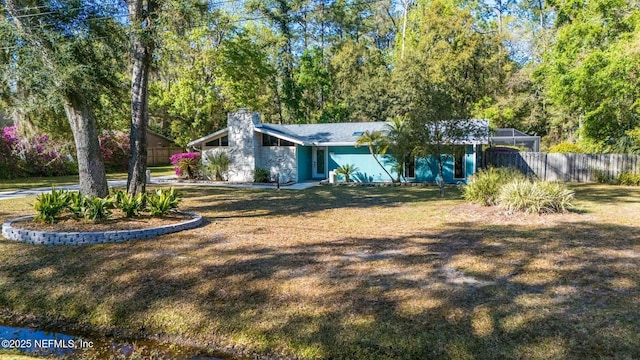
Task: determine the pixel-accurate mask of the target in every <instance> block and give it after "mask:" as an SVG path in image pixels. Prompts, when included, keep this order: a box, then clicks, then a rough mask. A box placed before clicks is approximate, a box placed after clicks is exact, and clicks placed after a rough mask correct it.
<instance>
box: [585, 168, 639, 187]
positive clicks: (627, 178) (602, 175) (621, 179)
mask: <svg viewBox="0 0 640 360" xmlns="http://www.w3.org/2000/svg"><path fill="white" fill-rule="evenodd" d="M592 174H593V178H594V179H595V181H596V182H597V183H600V184H612V185H629V186H640V174H637V173H633V172H630V171H625V172H622V173H620V175H618V177H613V176H611V175H610V174H609V173H608V172H606V171H602V170H597V169H594V170H592Z"/></svg>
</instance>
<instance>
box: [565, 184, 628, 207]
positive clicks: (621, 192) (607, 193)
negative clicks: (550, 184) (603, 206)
mask: <svg viewBox="0 0 640 360" xmlns="http://www.w3.org/2000/svg"><path fill="white" fill-rule="evenodd" d="M570 188H571V189H572V190H574V191H575V193H576V194H575V197H576V199H578V200H584V201H592V202H597V203H636V202H638V198H640V186H623V185H607V184H570Z"/></svg>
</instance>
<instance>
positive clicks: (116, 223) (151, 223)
mask: <svg viewBox="0 0 640 360" xmlns="http://www.w3.org/2000/svg"><path fill="white" fill-rule="evenodd" d="M191 218H192V216H190V215H187V214H182V213H172V214H169V215H167V216H164V217H152V216H150V215H144V216H139V217H132V218H127V217H125V216H124V215H123V214H117V213H115V212H114V214H113V216H112V217H111V218H109V219H108V220H106V221H102V222H96V223H94V222H91V221H85V220H83V219H74V218H72V217H71V216H67V217H63V218H62V219H60V220H59V221H58V222H56V223H55V224H46V223H41V222H37V221H34V220H33V219H25V220H20V221H16V222H14V223H13V224H12V225H13V226H14V227H16V228H21V229H27V230H36V231H54V232H100V231H117V230H134V229H148V228H154V227H159V226H165V225H172V224H179V223H182V222H185V221H188V220H190V219H191Z"/></svg>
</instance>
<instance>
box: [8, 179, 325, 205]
mask: <svg viewBox="0 0 640 360" xmlns="http://www.w3.org/2000/svg"><path fill="white" fill-rule="evenodd" d="M107 183H108V184H109V187H120V186H126V185H127V180H113V181H108V182H107ZM149 184H156V185H182V186H205V187H236V188H250V189H275V188H276V186H275V185H270V184H232V183H197V182H181V181H180V182H179V181H176V180H175V177H174V176H158V177H152V178H151V181H150V182H149ZM316 185H318V181H310V182H302V183H296V184H291V185H283V186H281V187H280V188H281V189H283V190H305V189H308V188H310V187H313V186H316ZM79 188H80V186H79V185H78V184H75V185H60V186H56V189H58V190H69V191H78V189H79ZM50 192H51V187H40V188H33V189H20V190H9V191H0V200H8V199H17V198H23V197H27V196H36V195H40V194H42V193H50Z"/></svg>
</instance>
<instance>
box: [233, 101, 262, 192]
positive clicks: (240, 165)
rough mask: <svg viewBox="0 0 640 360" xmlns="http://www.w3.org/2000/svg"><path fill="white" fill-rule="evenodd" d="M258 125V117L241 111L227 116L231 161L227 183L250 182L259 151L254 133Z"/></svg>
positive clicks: (244, 110) (256, 135) (255, 114)
mask: <svg viewBox="0 0 640 360" xmlns="http://www.w3.org/2000/svg"><path fill="white" fill-rule="evenodd" d="M259 125H260V115H258V113H252V112H250V111H249V110H246V109H243V110H240V111H239V112H236V113H230V114H229V115H228V116H227V126H228V127H229V150H228V155H229V159H230V160H231V164H232V165H231V166H230V167H229V174H228V177H229V179H228V180H229V181H231V182H252V181H253V172H254V170H255V168H256V155H255V154H256V153H257V151H258V149H259V146H260V143H259V140H260V138H259V136H258V134H256V132H255V131H254V129H255V127H256V126H259Z"/></svg>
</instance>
